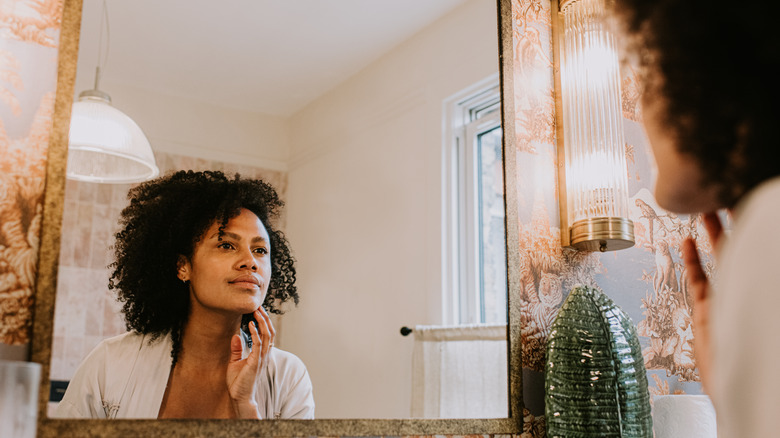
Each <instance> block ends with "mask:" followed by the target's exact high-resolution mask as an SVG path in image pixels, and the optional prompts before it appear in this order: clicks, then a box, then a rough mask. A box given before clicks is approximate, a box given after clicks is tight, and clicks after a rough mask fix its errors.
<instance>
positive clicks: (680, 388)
mask: <svg viewBox="0 0 780 438" xmlns="http://www.w3.org/2000/svg"><path fill="white" fill-rule="evenodd" d="M512 6H513V15H514V17H513V19H514V21H513V26H512V29H513V41H514V50H515V53H514V60H513V61H514V71H515V77H514V84H515V95H514V100H515V102H514V104H515V113H516V120H515V129H516V132H517V138H518V141H517V144H516V145H515V153H516V154H517V163H518V175H517V189H518V196H519V204H520V205H519V206H518V208H519V214H518V217H519V221H520V223H519V228H520V263H519V266H518V269H519V270H520V275H521V283H522V292H521V296H522V311H521V315H522V354H523V358H522V360H523V368H524V370H523V387H524V389H523V390H524V395H523V397H524V400H523V401H524V403H525V407H526V411H527V412H526V414H527V418H528V419H529V420H530V421H532V422H533V423H534V424H535V425H536V424H543V422H544V418H543V415H544V375H543V369H544V355H545V348H546V343H547V337H548V335H549V329H550V326H551V324H552V321H553V320H554V319H555V316H556V315H557V312H558V309H560V307H561V305H562V303H563V301H564V300H565V298H566V296H567V295H568V291H569V290H571V288H572V286H573V285H575V284H577V283H583V284H587V285H591V286H595V287H599V288H600V289H602V290H603V291H604V292H605V293H606V294H607V295H608V296H609V297H610V298H612V299H613V300H614V301H615V303H617V304H618V305H619V306H620V307H621V308H622V309H623V310H624V311H625V312H626V313H627V314H628V315H629V316H630V317H631V318H632V320H633V322H634V323H635V324H637V326H638V332H639V335H640V341H641V344H642V348H643V355H644V359H645V365H646V367H647V369H648V380H649V382H650V388H649V389H650V392H651V394H656V395H661V394H670V393H686V394H700V393H701V385H700V384H699V376H698V372H697V370H696V364H695V361H694V359H693V355H692V346H693V341H694V339H693V331H692V327H691V323H692V318H691V311H692V305H693V302H692V300H691V297H690V295H689V293H688V291H687V286H686V274H685V268H684V266H683V264H682V260H681V253H680V245H681V243H682V241H683V239H685V238H686V237H688V236H692V237H694V238H695V239H697V240H698V242H699V246H700V248H702V249H703V252H704V255H703V258H704V260H705V263H706V266H707V269H708V270H709V271H711V270H712V268H713V261H712V257H711V253H712V248H711V246H710V244H709V242H708V241H707V238H706V236H705V232H704V228H703V225H702V223H701V220H700V218H699V217H698V216H683V215H675V214H672V213H669V212H667V211H664V210H663V209H661V208H660V207H658V205H657V204H656V202H655V200H654V199H653V196H652V186H651V183H652V178H653V175H651V173H652V170H651V168H652V164H651V163H652V157H651V151H650V149H649V144H648V143H647V139H646V137H645V134H644V132H643V130H642V127H641V109H640V105H639V85H638V82H637V75H636V73H635V72H634V71H633V70H632V69H631V67H628V66H627V67H625V68H624V71H623V72H622V77H623V80H622V93H621V94H622V99H623V116H624V124H625V135H626V145H625V148H626V149H625V150H626V161H627V168H628V181H629V194H630V197H631V199H630V201H629V202H630V205H631V212H630V218H631V219H632V220H633V221H634V226H635V230H634V231H635V235H636V245H635V246H634V247H633V248H631V249H627V250H622V251H616V252H611V253H605V254H597V253H583V252H576V251H573V250H568V249H562V248H561V245H560V233H561V230H560V213H559V208H558V192H557V174H556V168H557V152H556V144H555V141H556V139H555V117H554V115H555V114H554V109H555V103H554V94H553V91H554V89H553V64H552V32H551V30H552V29H551V10H550V2H549V1H545V0H513V2H512ZM533 429H534V430H538V429H537V428H533ZM530 436H541V435H538V434H531V435H530Z"/></svg>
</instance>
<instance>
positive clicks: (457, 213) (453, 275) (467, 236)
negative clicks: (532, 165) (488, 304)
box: [442, 75, 503, 325]
mask: <svg viewBox="0 0 780 438" xmlns="http://www.w3.org/2000/svg"><path fill="white" fill-rule="evenodd" d="M500 109H501V89H500V84H499V78H498V75H492V76H491V77H488V78H486V79H484V80H482V81H480V82H478V83H477V84H474V85H473V86H471V87H468V88H467V89H465V90H463V91H461V92H460V93H458V94H456V95H454V96H452V97H451V98H449V99H447V100H446V101H445V102H444V131H445V134H444V136H443V138H444V154H443V155H444V167H445V172H444V176H445V182H444V184H443V187H445V190H444V195H443V204H444V218H443V224H444V227H443V234H442V249H443V258H442V260H443V261H444V263H443V265H444V269H443V278H442V286H443V297H442V298H443V299H442V302H443V304H444V305H443V306H442V307H443V309H442V310H443V321H444V323H445V324H447V325H462V324H474V323H483V322H484V318H485V312H484V306H483V301H484V298H483V291H482V272H481V260H482V254H481V252H482V245H480V241H481V237H480V235H481V215H480V210H479V203H480V201H481V200H480V195H481V192H480V187H479V184H480V178H479V169H480V157H479V154H478V152H479V148H478V144H477V138H478V136H479V135H480V134H482V133H484V132H487V131H490V130H492V129H495V128H497V127H498V128H499V129H502V126H501V110H500ZM502 135H503V132H502Z"/></svg>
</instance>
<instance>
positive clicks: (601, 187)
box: [552, 0, 634, 252]
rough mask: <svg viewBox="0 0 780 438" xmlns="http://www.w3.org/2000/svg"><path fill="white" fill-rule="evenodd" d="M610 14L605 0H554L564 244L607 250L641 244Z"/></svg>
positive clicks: (556, 105)
mask: <svg viewBox="0 0 780 438" xmlns="http://www.w3.org/2000/svg"><path fill="white" fill-rule="evenodd" d="M559 6H560V12H559ZM605 16H606V14H605V8H604V0H552V18H553V51H554V69H555V89H556V92H555V118H556V130H557V137H558V166H559V167H558V181H559V184H558V185H559V199H560V209H561V243H562V244H563V246H572V247H574V248H576V249H580V250H585V251H602V252H603V251H613V250H618V249H624V248H629V247H631V246H633V245H634V224H633V222H632V221H631V219H629V218H628V177H627V170H626V156H625V139H624V136H623V115H622V109H621V100H620V65H619V62H618V55H617V48H616V43H615V36H614V35H613V34H612V33H611V32H609V30H608V29H607V28H606V26H605V23H604V19H605Z"/></svg>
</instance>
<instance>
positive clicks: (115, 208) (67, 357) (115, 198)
mask: <svg viewBox="0 0 780 438" xmlns="http://www.w3.org/2000/svg"><path fill="white" fill-rule="evenodd" d="M156 160H157V165H158V167H159V168H160V173H161V174H165V173H166V172H168V171H173V170H181V169H183V170H189V169H192V170H221V171H223V172H225V173H226V174H229V175H230V174H233V173H239V174H241V176H243V177H252V178H260V179H262V180H264V181H266V182H268V183H269V184H271V185H272V186H274V187H275V188H276V190H277V191H278V192H279V195H280V196H281V198H282V199H284V198H285V192H286V188H287V176H286V173H284V172H279V171H270V170H265V169H260V168H256V167H250V166H242V165H236V164H231V163H224V162H218V161H210V160H203V159H199V158H193V157H187V156H182V155H173V154H167V153H157V154H156ZM130 187H131V185H129V184H94V183H86V182H78V181H72V180H68V181H67V185H66V188H65V207H64V212H63V220H62V241H61V250H60V265H59V274H58V277H57V298H56V305H55V311H54V342H53V346H52V357H51V374H50V377H51V379H52V380H70V378H71V376H73V373H74V372H75V371H76V368H77V367H78V365H79V364H80V363H81V361H82V359H83V358H84V357H85V356H86V355H87V354H88V353H89V352H90V351H91V350H92V349H93V348H94V347H95V346H96V345H97V344H98V343H99V342H100V341H101V340H102V339H105V338H107V337H111V336H116V335H119V334H122V333H124V332H125V331H126V329H125V325H124V321H123V320H122V317H121V314H120V313H119V310H120V309H121V304H120V303H118V302H117V301H116V299H115V296H114V294H113V293H112V292H109V290H108V278H109V275H110V271H109V269H108V268H107V266H108V265H109V263H111V261H112V254H111V251H110V249H109V246H110V245H111V241H112V240H113V235H114V233H115V232H116V231H118V225H117V224H118V219H119V214H120V212H121V210H122V209H123V208H124V207H125V206H126V204H127V202H128V201H127V192H128V190H129V189H130ZM279 226H280V227H281V228H284V218H283V217H282V218H280V224H279Z"/></svg>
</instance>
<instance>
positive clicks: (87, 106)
mask: <svg viewBox="0 0 780 438" xmlns="http://www.w3.org/2000/svg"><path fill="white" fill-rule="evenodd" d="M159 173H160V171H159V170H158V168H157V165H156V163H155V160H154V154H153V153H152V147H151V145H150V144H149V140H147V139H146V136H145V135H144V133H143V131H141V128H140V127H139V126H138V124H136V123H135V122H134V121H133V119H131V118H130V117H128V116H127V115H126V114H125V113H123V112H122V111H119V110H118V109H116V108H114V107H113V106H111V98H110V97H109V96H108V95H107V94H105V93H103V92H101V91H98V90H97V89H95V90H89V91H84V92H82V93H81V94H80V95H79V100H78V102H75V103H74V104H73V112H72V114H71V119H70V138H69V144H68V170H67V177H68V178H70V179H75V180H80V181H89V182H96V183H115V184H120V183H134V182H142V181H146V180H149V179H151V178H154V177H156V176H157V175H158V174H159Z"/></svg>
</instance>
